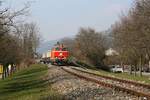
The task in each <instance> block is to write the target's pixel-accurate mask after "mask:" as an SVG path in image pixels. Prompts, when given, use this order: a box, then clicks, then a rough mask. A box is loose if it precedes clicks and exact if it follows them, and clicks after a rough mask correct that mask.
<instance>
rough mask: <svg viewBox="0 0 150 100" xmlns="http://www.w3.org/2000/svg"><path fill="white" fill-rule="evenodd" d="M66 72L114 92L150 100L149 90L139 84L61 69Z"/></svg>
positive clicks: (74, 69) (81, 71)
mask: <svg viewBox="0 0 150 100" xmlns="http://www.w3.org/2000/svg"><path fill="white" fill-rule="evenodd" d="M62 69H63V70H65V71H66V72H68V73H70V74H73V75H75V76H78V77H80V78H83V79H86V80H88V81H93V82H95V83H98V84H100V85H102V86H105V87H109V88H112V89H114V90H116V91H123V92H127V93H130V94H132V95H136V96H138V97H144V98H146V99H147V100H150V88H149V86H148V85H145V84H143V85H142V84H140V83H136V82H131V81H126V80H121V79H117V78H112V77H105V76H101V75H97V74H94V73H90V72H87V71H84V70H80V69H76V68H74V67H73V68H72V67H62Z"/></svg>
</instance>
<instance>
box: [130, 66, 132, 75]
mask: <svg viewBox="0 0 150 100" xmlns="http://www.w3.org/2000/svg"><path fill="white" fill-rule="evenodd" d="M130 75H132V65H131V66H130Z"/></svg>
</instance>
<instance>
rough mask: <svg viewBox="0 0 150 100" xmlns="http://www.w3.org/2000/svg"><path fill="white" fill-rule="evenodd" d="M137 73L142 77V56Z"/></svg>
mask: <svg viewBox="0 0 150 100" xmlns="http://www.w3.org/2000/svg"><path fill="white" fill-rule="evenodd" d="M139 71H140V76H142V56H141V57H140V63H139Z"/></svg>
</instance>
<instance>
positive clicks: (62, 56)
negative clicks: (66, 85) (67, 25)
mask: <svg viewBox="0 0 150 100" xmlns="http://www.w3.org/2000/svg"><path fill="white" fill-rule="evenodd" d="M68 56H69V52H68V50H67V48H66V47H65V46H64V45H63V44H62V45H56V46H55V47H54V48H53V49H52V51H51V58H50V59H51V63H52V64H57V65H63V64H66V63H67V58H68Z"/></svg>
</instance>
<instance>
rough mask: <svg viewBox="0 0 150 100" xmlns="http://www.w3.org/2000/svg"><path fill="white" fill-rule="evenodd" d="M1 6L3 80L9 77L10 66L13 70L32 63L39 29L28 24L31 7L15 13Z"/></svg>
mask: <svg viewBox="0 0 150 100" xmlns="http://www.w3.org/2000/svg"><path fill="white" fill-rule="evenodd" d="M2 3H3V2H2V1H1V6H0V64H1V65H3V66H4V68H3V72H4V73H3V78H5V77H7V76H8V75H9V73H8V71H9V69H8V65H10V64H11V65H12V66H13V67H12V68H13V69H16V68H19V65H20V64H22V63H25V64H26V65H28V64H29V63H31V62H32V58H34V56H35V54H36V48H37V46H38V44H39V39H40V38H39V34H38V28H37V26H36V24H35V23H33V22H26V21H24V19H23V18H25V17H26V16H27V14H28V10H29V5H25V6H24V7H23V8H22V9H20V10H16V11H14V10H13V9H11V8H4V7H3V6H2Z"/></svg>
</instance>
